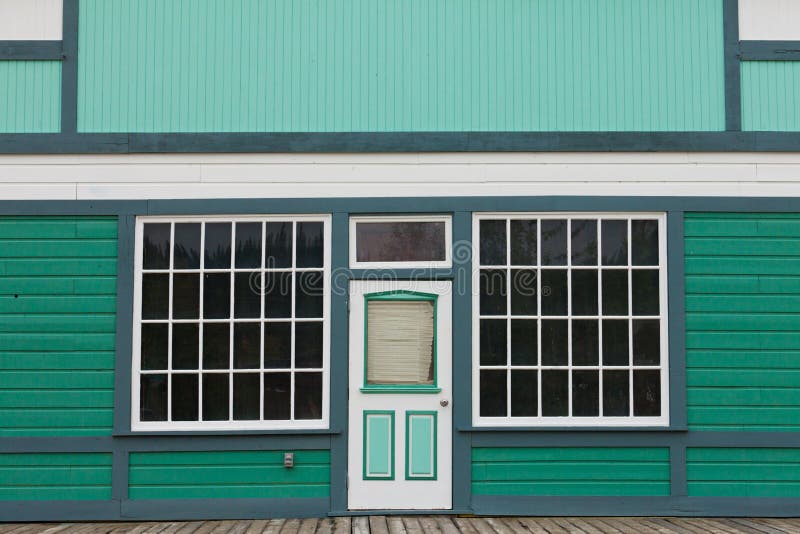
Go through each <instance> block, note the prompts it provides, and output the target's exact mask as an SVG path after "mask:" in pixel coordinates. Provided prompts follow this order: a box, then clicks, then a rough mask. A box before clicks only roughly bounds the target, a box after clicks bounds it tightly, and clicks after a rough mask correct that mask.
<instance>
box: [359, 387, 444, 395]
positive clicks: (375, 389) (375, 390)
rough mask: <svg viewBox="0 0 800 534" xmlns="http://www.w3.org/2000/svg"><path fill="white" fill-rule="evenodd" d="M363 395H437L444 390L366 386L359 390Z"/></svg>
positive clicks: (435, 388)
mask: <svg viewBox="0 0 800 534" xmlns="http://www.w3.org/2000/svg"><path fill="white" fill-rule="evenodd" d="M359 391H360V392H361V393H367V394H372V393H383V394H397V393H415V394H418V395H425V394H428V395H435V394H436V393H441V392H442V388H437V387H414V386H371V387H370V386H366V387H363V388H359Z"/></svg>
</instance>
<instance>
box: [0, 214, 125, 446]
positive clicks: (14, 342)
mask: <svg viewBox="0 0 800 534" xmlns="http://www.w3.org/2000/svg"><path fill="white" fill-rule="evenodd" d="M116 258H117V220H116V218H115V217H102V218H98V217H0V436H14V435H16V436H25V435H99V434H110V433H111V425H112V407H113V385H114V341H115V340H114V332H115V328H116V326H115V312H116V275H117V259H116Z"/></svg>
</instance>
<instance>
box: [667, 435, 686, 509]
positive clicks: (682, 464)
mask: <svg viewBox="0 0 800 534" xmlns="http://www.w3.org/2000/svg"><path fill="white" fill-rule="evenodd" d="M686 480H687V478H686V445H685V444H683V443H675V444H673V445H670V448H669V488H670V490H669V491H670V495H672V496H673V497H686V495H687V494H688V493H689V487H688V482H687V481H686Z"/></svg>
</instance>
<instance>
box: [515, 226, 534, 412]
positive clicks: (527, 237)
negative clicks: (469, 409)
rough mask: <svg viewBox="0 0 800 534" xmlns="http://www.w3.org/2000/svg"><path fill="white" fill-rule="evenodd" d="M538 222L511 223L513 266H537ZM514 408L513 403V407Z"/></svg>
mask: <svg viewBox="0 0 800 534" xmlns="http://www.w3.org/2000/svg"><path fill="white" fill-rule="evenodd" d="M536 241H537V239H536V221H535V220H533V221H520V220H512V221H511V265H537V260H536ZM511 407H512V409H513V407H514V405H513V403H512V405H511Z"/></svg>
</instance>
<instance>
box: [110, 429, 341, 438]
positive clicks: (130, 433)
mask: <svg viewBox="0 0 800 534" xmlns="http://www.w3.org/2000/svg"><path fill="white" fill-rule="evenodd" d="M340 434H342V431H341V430H335V429H327V428H321V429H317V428H313V429H300V428H298V429H273V430H269V429H265V430H124V431H120V432H114V433H113V434H112V436H113V437H115V438H126V437H148V436H167V437H169V436H308V435H316V436H337V435H340Z"/></svg>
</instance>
